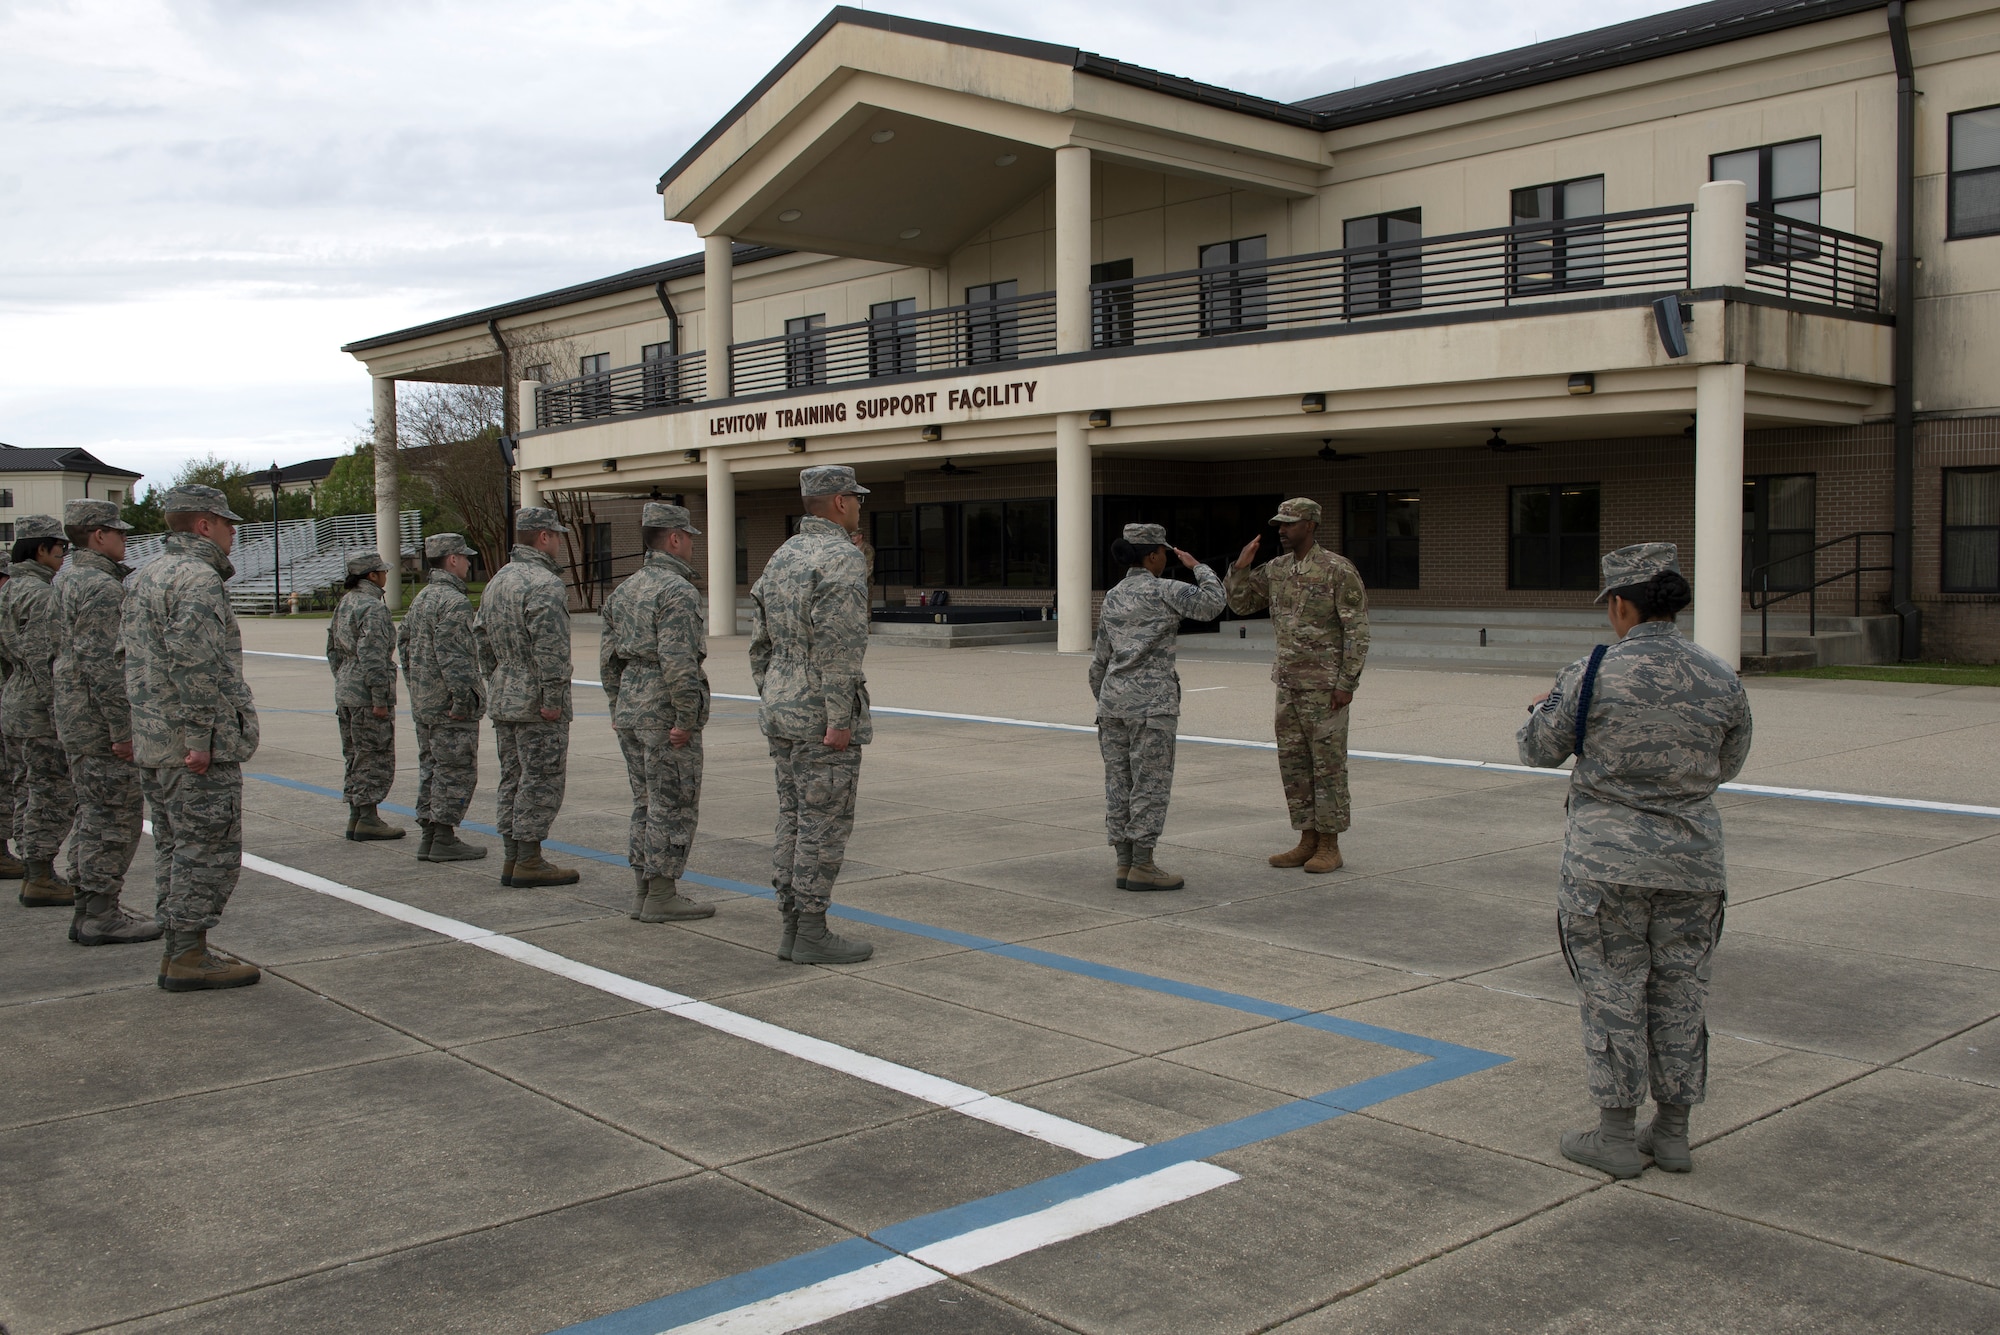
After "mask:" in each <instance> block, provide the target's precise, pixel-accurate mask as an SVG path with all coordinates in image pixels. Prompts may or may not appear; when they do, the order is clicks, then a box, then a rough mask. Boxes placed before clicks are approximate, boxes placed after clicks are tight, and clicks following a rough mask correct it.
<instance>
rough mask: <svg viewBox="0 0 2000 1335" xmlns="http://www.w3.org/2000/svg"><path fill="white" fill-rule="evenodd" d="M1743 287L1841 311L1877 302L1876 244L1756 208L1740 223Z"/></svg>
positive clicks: (1866, 307) (1868, 308)
mask: <svg viewBox="0 0 2000 1335" xmlns="http://www.w3.org/2000/svg"><path fill="white" fill-rule="evenodd" d="M1743 240H1744V251H1745V253H1744V257H1743V258H1744V270H1745V272H1744V279H1743V284H1744V286H1745V287H1751V288H1755V289H1756V290H1757V291H1759V292H1772V293H1776V294H1777V295H1779V296H1782V297H1788V298H1790V299H1791V300H1793V301H1805V302H1811V303H1814V304H1815V305H1821V306H1839V307H1842V308H1844V309H1847V310H1855V311H1874V310H1880V309H1881V307H1882V243H1881V242H1880V241H1871V240H1869V239H1868V238H1867V237H1865V236H1855V235H1853V234H1852V233H1850V232H1837V231H1835V230H1834V229H1833V228H1831V227H1821V226H1820V225H1819V224H1818V223H1809V222H1801V221H1799V220H1798V219H1797V218H1786V217H1783V216H1781V215H1779V214H1776V213H1770V212H1766V211H1765V210H1762V209H1750V210H1748V216H1747V217H1746V218H1745V219H1744V223H1743Z"/></svg>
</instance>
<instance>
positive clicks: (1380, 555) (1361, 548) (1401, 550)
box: [1340, 491, 1420, 589]
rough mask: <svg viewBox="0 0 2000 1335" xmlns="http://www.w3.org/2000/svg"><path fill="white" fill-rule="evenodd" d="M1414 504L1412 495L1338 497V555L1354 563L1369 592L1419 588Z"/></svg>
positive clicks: (1351, 494) (1369, 493)
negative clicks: (1339, 521) (1339, 546)
mask: <svg viewBox="0 0 2000 1335" xmlns="http://www.w3.org/2000/svg"><path fill="white" fill-rule="evenodd" d="M1417 502H1418V494H1417V493H1416V492H1414V491H1350V492H1346V493H1344V494H1343V495H1342V496H1341V498H1340V507H1341V526H1340V545H1341V554H1342V555H1343V556H1345V557H1346V558H1347V559H1348V560H1350V561H1352V562H1353V563H1354V568H1355V569H1356V570H1357V571H1359V572H1360V573H1361V582H1362V583H1363V584H1365V585H1367V586H1368V587H1369V588H1371V589H1414V588H1418V587H1420V586H1419V585H1418V583H1417V576H1418V561H1417V537H1418V527H1417Z"/></svg>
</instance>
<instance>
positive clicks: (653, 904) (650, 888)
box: [639, 876, 715, 922]
mask: <svg viewBox="0 0 2000 1335" xmlns="http://www.w3.org/2000/svg"><path fill="white" fill-rule="evenodd" d="M714 916H715V905H713V904H698V903H696V902H695V901H694V900H692V899H689V898H688V897H687V896H686V895H683V894H682V893H681V892H680V889H679V888H678V887H677V886H676V885H675V884H674V878H673V877H671V876H653V877H649V878H647V881H646V902H645V903H644V904H643V905H641V906H640V909H639V921H640V922H693V921H694V920H695V919H697V918H713V917H714Z"/></svg>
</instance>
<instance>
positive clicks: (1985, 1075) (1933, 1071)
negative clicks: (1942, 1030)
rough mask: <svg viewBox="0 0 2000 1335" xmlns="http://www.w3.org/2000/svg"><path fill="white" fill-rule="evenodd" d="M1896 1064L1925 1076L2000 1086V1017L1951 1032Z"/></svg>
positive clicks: (1999, 1087)
mask: <svg viewBox="0 0 2000 1335" xmlns="http://www.w3.org/2000/svg"><path fill="white" fill-rule="evenodd" d="M1898 1065H1900V1066H1902V1067H1903V1068H1904V1069H1906V1070H1911V1071H1922V1072H1924V1073H1925V1074H1926V1075H1942V1076H1948V1077H1949V1078H1951V1079H1953V1080H1970V1081H1972V1082H1973V1083H1975V1084H1981V1085H1992V1086H1993V1087H1995V1088H1996V1089H2000V1019H1995V1020H1989V1021H1987V1022H1986V1023H1985V1024H1982V1025H1977V1026H1975V1027H1973V1028H1971V1029H1968V1030H1966V1031H1965V1032H1964V1033H1962V1034H1953V1035H1952V1036H1951V1037H1950V1038H1947V1039H1945V1040H1944V1041H1943V1042H1941V1043H1939V1044H1937V1045H1936V1046H1934V1047H1928V1048H1925V1049H1924V1050H1923V1051H1922V1052H1919V1053H1918V1054H1917V1055H1916V1056H1914V1057H1911V1058H1910V1059H1909V1060H1907V1061H1904V1062H1900V1063H1898Z"/></svg>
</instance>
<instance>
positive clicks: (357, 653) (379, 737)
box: [326, 552, 405, 840]
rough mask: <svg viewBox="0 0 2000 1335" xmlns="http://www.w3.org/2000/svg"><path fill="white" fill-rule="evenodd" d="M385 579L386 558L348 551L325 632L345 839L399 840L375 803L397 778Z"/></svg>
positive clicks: (391, 629)
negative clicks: (343, 584)
mask: <svg viewBox="0 0 2000 1335" xmlns="http://www.w3.org/2000/svg"><path fill="white" fill-rule="evenodd" d="M388 582H389V567H388V564H387V563H386V562H384V561H383V560H382V558H381V557H379V556H377V555H376V554H375V553H374V552H362V553H360V554H359V555H356V556H350V557H348V558H347V593H346V595H345V596H344V597H342V598H341V600H340V606H339V607H337V608H335V609H334V612H333V624H332V625H331V626H328V627H327V631H326V661H327V663H328V665H329V666H331V667H332V668H333V704H334V714H335V715H336V716H337V718H338V719H339V722H340V754H341V755H342V756H343V757H344V758H345V759H346V761H347V774H346V779H345V781H344V783H343V784H342V789H343V793H344V795H345V796H346V798H347V837H348V838H349V839H364V840H365V839H401V838H402V837H403V835H404V833H405V831H404V830H403V827H402V826H400V825H391V824H389V822H388V821H385V820H383V819H382V817H381V815H380V814H379V813H378V812H377V811H376V809H375V808H376V806H377V804H379V803H380V802H381V801H382V799H383V798H385V797H387V796H388V795H389V789H390V788H391V787H392V786H393V785H394V784H395V782H396V626H395V622H394V621H393V620H392V619H391V618H390V616H389V605H388V604H387V603H385V602H383V601H382V588H383V586H384V585H385V584H387V583H388Z"/></svg>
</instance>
